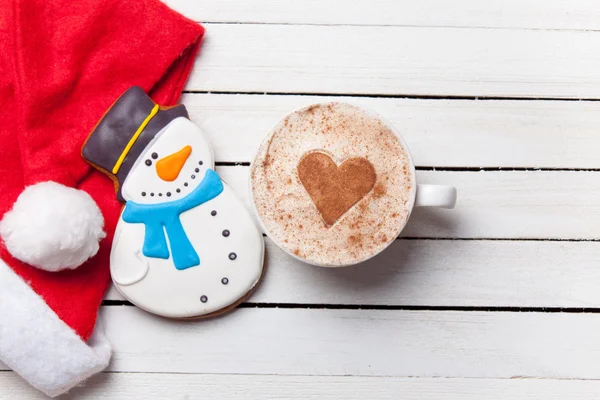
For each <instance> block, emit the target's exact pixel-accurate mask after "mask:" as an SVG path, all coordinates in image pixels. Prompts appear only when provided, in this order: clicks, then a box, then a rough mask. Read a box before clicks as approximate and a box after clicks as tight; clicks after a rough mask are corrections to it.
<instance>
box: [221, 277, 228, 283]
mask: <svg viewBox="0 0 600 400" xmlns="http://www.w3.org/2000/svg"><path fill="white" fill-rule="evenodd" d="M221 283H222V284H223V285H227V284H228V283H229V279H227V278H223V279H221Z"/></svg>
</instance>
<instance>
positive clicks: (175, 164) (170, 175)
mask: <svg viewBox="0 0 600 400" xmlns="http://www.w3.org/2000/svg"><path fill="white" fill-rule="evenodd" d="M191 153H192V146H185V147H184V148H183V149H181V150H179V151H178V152H176V153H173V154H171V155H168V156H166V157H163V158H161V159H160V160H158V161H157V162H156V174H157V175H158V176H159V177H160V179H162V180H163V181H168V182H171V181H174V180H175V179H177V177H178V176H179V173H180V172H181V168H183V165H184V164H185V162H186V161H187V159H188V157H189V156H190V154H191Z"/></svg>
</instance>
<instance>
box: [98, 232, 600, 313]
mask: <svg viewBox="0 0 600 400" xmlns="http://www.w3.org/2000/svg"><path fill="white" fill-rule="evenodd" d="M266 244H267V268H268V269H267V273H266V274H265V277H264V279H263V281H262V283H261V285H260V286H259V287H258V289H257V291H256V293H255V294H254V295H253V296H252V297H251V298H250V299H249V300H248V301H249V302H252V303H267V304H273V303H278V304H285V303H291V304H337V305H340V304H342V305H343V304H350V305H361V306H367V307H368V306H372V305H378V306H445V307H471V306H479V307H556V308H560V307H585V308H600V290H598V282H599V281H600V268H598V243H595V242H536V241H479V240H476V241H471V240H466V241H462V240H396V241H395V242H394V243H393V244H392V245H391V247H390V248H388V249H387V250H386V251H385V252H383V253H382V254H380V255H379V256H377V257H376V258H374V259H372V260H370V261H367V262H366V263H364V264H362V265H359V266H356V267H349V268H317V267H307V266H306V265H304V264H302V263H301V262H299V261H297V260H296V259H294V258H291V257H288V256H287V255H286V254H285V253H284V252H283V251H281V250H280V249H279V248H278V247H277V246H275V245H274V244H273V243H272V242H271V241H270V240H269V239H266ZM106 298H107V299H109V300H124V299H123V297H122V296H121V295H120V294H119V293H118V292H117V290H116V289H115V288H114V287H111V289H110V290H109V292H108V294H107V296H106Z"/></svg>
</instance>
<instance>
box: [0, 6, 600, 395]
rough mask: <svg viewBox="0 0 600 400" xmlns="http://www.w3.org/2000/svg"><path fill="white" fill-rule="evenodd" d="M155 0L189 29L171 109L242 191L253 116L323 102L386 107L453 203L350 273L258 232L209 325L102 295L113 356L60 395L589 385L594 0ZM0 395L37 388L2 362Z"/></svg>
mask: <svg viewBox="0 0 600 400" xmlns="http://www.w3.org/2000/svg"><path fill="white" fill-rule="evenodd" d="M167 2H168V4H169V5H171V6H172V7H174V8H175V9H177V10H179V11H181V12H182V13H184V14H185V15H187V16H189V17H190V18H193V19H195V20H197V21H201V22H203V23H204V25H205V27H206V28H207V34H206V37H205V41H204V44H203V46H202V50H201V55H200V57H199V59H198V60H197V63H196V66H195V69H194V72H193V75H192V77H191V79H190V81H189V83H188V85H187V89H186V92H185V94H184V96H183V102H184V103H185V104H186V105H187V106H188V108H189V110H190V113H191V118H192V119H193V120H194V121H195V122H196V123H198V124H199V125H200V126H201V127H202V129H204V130H205V131H206V132H207V133H208V134H210V136H211V138H212V140H213V143H214V146H215V152H216V157H217V160H218V161H219V167H218V168H217V169H218V172H219V173H220V174H222V176H223V177H224V179H225V180H226V181H227V182H228V183H229V184H231V185H232V186H233V187H234V189H235V190H237V192H238V193H239V194H240V195H241V196H242V197H243V198H244V199H245V200H246V201H248V193H247V190H246V187H247V173H248V163H249V161H250V160H251V159H252V157H253V152H254V150H255V149H256V147H257V146H258V144H259V142H260V141H261V139H262V137H263V136H264V135H265V133H266V132H267V131H268V130H269V129H270V127H271V126H272V125H274V123H275V122H276V121H277V120H278V119H279V118H280V117H281V116H283V115H284V114H286V113H287V112H289V111H291V110H293V109H295V108H297V107H299V106H302V105H305V104H309V103H312V102H320V101H327V100H331V99H335V100H349V101H352V102H354V103H358V104H364V105H366V106H368V107H370V108H373V109H375V110H378V111H379V112H380V113H381V114H383V115H385V116H386V117H387V118H388V119H389V120H391V121H392V122H393V123H394V124H395V126H396V127H398V128H399V130H400V131H401V133H402V134H403V135H404V137H405V139H406V140H407V142H408V144H409V146H410V148H411V150H412V152H413V156H414V159H415V162H416V164H417V166H418V168H417V169H418V172H417V175H418V179H420V181H421V182H423V183H446V184H452V185H455V186H456V187H457V188H458V190H459V202H458V205H457V208H456V209H455V210H418V211H416V212H415V213H414V214H413V217H412V218H411V221H410V223H409V226H408V227H407V229H406V230H405V232H403V237H402V238H400V239H398V240H396V241H395V242H394V244H393V245H392V246H391V248H389V249H388V250H387V251H386V252H385V253H383V254H382V255H381V256H379V257H376V258H375V259H373V260H372V261H370V262H368V263H366V264H365V265H361V266H359V267H355V268H346V269H320V268H316V267H309V266H306V265H302V264H300V263H298V262H296V261H294V260H293V259H291V258H290V257H287V256H286V255H285V254H283V253H282V252H281V251H279V250H278V249H277V248H276V247H275V246H274V245H273V244H272V243H271V242H270V241H269V240H268V239H267V250H268V270H267V273H266V277H265V279H264V281H263V283H262V285H261V286H260V288H259V290H258V291H257V292H256V294H255V295H254V296H253V297H252V298H250V300H249V301H248V302H247V303H245V304H243V305H242V306H241V308H240V309H238V310H236V311H235V312H233V313H231V314H229V315H227V316H226V317H222V318H217V319H213V320H209V321H196V322H175V321H169V320H165V319H160V318H156V317H153V316H152V315H149V314H147V313H145V312H143V311H140V310H138V309H137V308H135V307H133V306H131V305H129V304H127V303H126V302H124V301H123V299H122V298H121V297H120V296H119V295H118V294H117V293H116V291H115V290H114V289H112V290H111V291H110V292H109V293H108V296H107V300H106V302H105V305H104V306H103V307H102V310H101V314H102V315H101V319H102V320H103V321H104V323H105V325H106V329H107V333H108V336H109V337H110V340H111V341H112V343H113V345H114V356H113V360H112V363H111V365H110V366H109V368H108V372H106V373H103V374H100V375H98V376H96V377H95V378H93V379H92V380H91V381H90V382H88V384H87V385H86V386H85V387H83V388H78V389H75V390H74V391H73V392H72V393H71V395H70V397H68V398H73V399H75V398H89V399H137V398H140V399H145V400H146V399H166V398H193V399H212V398H216V399H219V400H233V399H235V400H240V399H300V398H315V399H324V400H327V399H331V400H334V399H335V400H337V399H343V400H353V399H393V400H397V399H443V400H447V399H460V400H463V399H466V400H469V399H477V400H479V399H506V398H519V399H521V398H527V399H533V398H541V397H543V398H545V399H560V400H563V399H568V398H572V397H574V396H579V397H578V398H581V399H583V398H585V399H597V398H599V397H600V381H599V379H600V243H597V242H598V241H599V240H600V174H599V172H600V102H599V101H598V100H600V2H598V1H596V0H490V1H480V0H452V1H449V0H379V1H372V0H294V1H276V0H252V1H249V0H202V1H199V0H169V1H167ZM574 100H577V101H574ZM0 388H2V392H1V393H2V395H0V397H2V398H42V396H41V395H39V394H38V393H37V392H35V391H34V390H32V389H30V388H29V387H27V386H26V385H25V384H24V383H22V381H21V380H20V379H19V378H18V377H17V376H16V375H14V374H13V373H12V372H0Z"/></svg>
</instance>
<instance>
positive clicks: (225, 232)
mask: <svg viewBox="0 0 600 400" xmlns="http://www.w3.org/2000/svg"><path fill="white" fill-rule="evenodd" d="M223 236H225V237H228V236H229V231H228V230H227V229H225V230H224V231H223Z"/></svg>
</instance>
